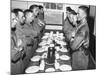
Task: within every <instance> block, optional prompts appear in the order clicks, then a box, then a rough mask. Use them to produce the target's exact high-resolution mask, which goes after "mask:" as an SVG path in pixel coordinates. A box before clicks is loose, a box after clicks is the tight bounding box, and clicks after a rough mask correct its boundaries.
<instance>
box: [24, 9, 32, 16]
mask: <svg viewBox="0 0 100 75" xmlns="http://www.w3.org/2000/svg"><path fill="white" fill-rule="evenodd" d="M29 12H31V13H33V12H32V10H30V9H26V10H25V11H24V16H25V15H27V14H28V13H29Z"/></svg>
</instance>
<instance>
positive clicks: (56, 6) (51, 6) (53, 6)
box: [44, 3, 63, 10]
mask: <svg viewBox="0 0 100 75" xmlns="http://www.w3.org/2000/svg"><path fill="white" fill-rule="evenodd" d="M44 6H45V8H46V9H57V10H62V9H63V4H61V3H44Z"/></svg>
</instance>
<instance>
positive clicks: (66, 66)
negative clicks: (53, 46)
mask: <svg viewBox="0 0 100 75" xmlns="http://www.w3.org/2000/svg"><path fill="white" fill-rule="evenodd" d="M59 69H60V70H61V71H70V70H72V67H71V66H70V65H61V66H60V67H59Z"/></svg>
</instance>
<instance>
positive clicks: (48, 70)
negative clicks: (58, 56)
mask: <svg viewBox="0 0 100 75" xmlns="http://www.w3.org/2000/svg"><path fill="white" fill-rule="evenodd" d="M54 71H55V69H54V68H48V69H46V70H45V72H54Z"/></svg>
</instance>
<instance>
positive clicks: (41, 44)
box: [39, 41, 47, 46]
mask: <svg viewBox="0 0 100 75" xmlns="http://www.w3.org/2000/svg"><path fill="white" fill-rule="evenodd" d="M46 44H47V43H46V41H42V42H40V43H39V46H44V45H46Z"/></svg>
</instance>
